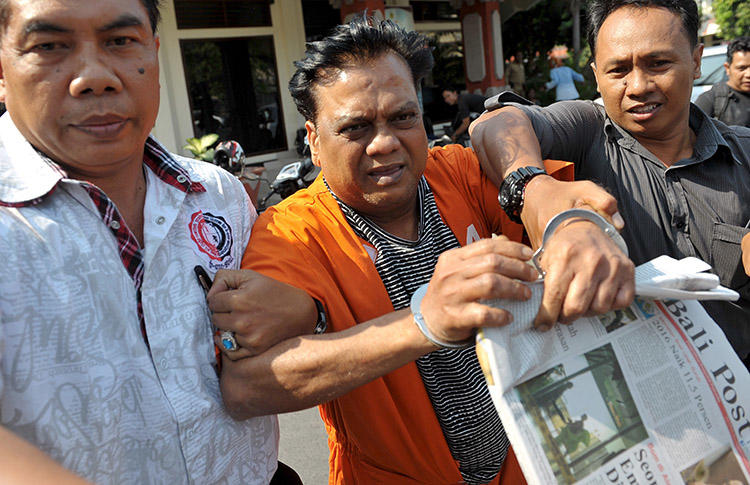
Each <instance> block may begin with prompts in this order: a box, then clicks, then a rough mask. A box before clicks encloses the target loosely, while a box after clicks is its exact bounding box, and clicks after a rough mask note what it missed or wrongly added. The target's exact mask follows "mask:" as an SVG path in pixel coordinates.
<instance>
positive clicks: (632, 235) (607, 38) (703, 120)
mask: <svg viewBox="0 0 750 485" xmlns="http://www.w3.org/2000/svg"><path fill="white" fill-rule="evenodd" d="M588 16H589V31H588V42H589V46H590V47H591V52H592V53H593V56H594V62H593V63H592V65H591V67H592V69H593V71H594V75H595V77H596V82H597V86H598V89H599V92H600V93H601V95H602V99H603V103H604V105H603V106H601V105H599V104H597V103H594V102H592V101H565V102H560V103H554V104H552V105H550V106H548V107H546V108H541V107H534V106H522V105H520V104H507V103H502V101H501V100H488V103H487V106H488V108H489V109H491V111H490V112H489V113H487V114H486V115H484V116H483V118H480V119H479V120H477V121H476V122H475V124H474V125H473V128H472V129H473V131H472V144H473V146H474V148H475V149H476V150H477V153H478V154H479V156H480V159H483V158H485V157H486V158H488V159H490V160H496V161H497V162H498V163H499V164H500V165H502V167H503V169H502V170H501V171H500V173H498V174H497V177H498V179H499V180H503V179H504V178H505V177H509V176H510V175H511V174H512V173H513V172H516V171H517V170H519V169H521V168H522V167H524V168H526V170H529V168H527V167H528V166H530V165H531V166H534V167H539V168H541V167H542V160H543V159H547V158H552V159H557V160H571V161H573V163H574V164H575V167H576V179H579V180H591V181H594V182H596V183H598V184H601V185H603V186H604V187H605V188H606V189H607V190H609V191H610V192H611V193H612V195H614V197H615V199H617V202H618V206H619V210H620V211H621V212H620V213H621V216H622V217H623V219H624V221H625V228H624V230H623V231H622V236H623V238H624V239H625V241H626V243H627V245H628V248H629V251H630V257H631V259H632V260H633V262H634V263H635V264H642V263H645V262H647V261H649V260H651V259H653V258H655V257H657V256H661V255H663V254H667V255H669V256H672V257H673V258H676V259H682V258H684V257H687V256H694V257H697V258H700V259H702V260H704V261H706V262H707V263H708V264H710V265H711V266H712V267H713V271H714V272H715V273H716V274H717V275H718V276H719V278H720V280H721V284H723V285H724V286H727V287H729V288H732V289H734V290H736V291H737V292H738V293H739V294H740V299H739V300H738V301H736V302H723V301H706V302H702V304H703V307H704V308H705V309H706V311H707V312H708V314H709V315H711V317H712V318H713V319H714V320H715V321H716V323H717V324H718V325H719V326H720V327H721V328H722V330H723V331H724V333H725V334H726V336H727V339H728V340H729V342H730V343H731V344H732V346H733V347H734V349H735V350H736V351H737V353H738V355H739V356H740V358H742V359H747V357H748V354H750V278H748V275H747V274H746V273H745V270H744V269H743V266H742V250H741V241H742V240H743V237H744V241H745V248H746V251H745V261H747V259H748V256H747V244H748V238H747V234H748V233H750V229H749V228H748V220H750V129H748V128H745V127H739V126H731V127H728V126H727V125H725V124H724V123H721V122H719V121H716V120H713V119H712V118H709V117H708V116H706V114H705V113H704V112H703V111H701V110H700V109H698V108H697V107H696V106H694V105H691V103H690V95H691V91H692V87H693V81H694V80H695V79H697V78H698V77H699V76H700V66H701V55H702V52H703V46H702V45H701V44H699V43H698V27H699V26H700V19H699V16H698V9H697V6H696V3H695V2H694V1H693V0H646V1H643V0H593V1H592V2H591V3H590V4H589V9H588ZM559 184H563V185H564V183H562V182H557V181H555V180H553V179H551V178H550V177H548V176H545V175H544V174H538V175H537V176H535V177H533V178H531V179H529V180H528V181H527V183H526V184H525V189H524V200H525V202H524V205H523V207H524V209H523V211H522V212H521V218H522V220H523V221H524V222H525V227H526V228H527V230H528V231H529V232H530V234H532V241H533V240H534V239H533V234H537V233H541V232H542V231H543V229H544V226H545V224H546V223H547V221H548V220H549V219H550V218H551V217H553V216H554V215H555V214H557V213H559V212H560V211H561V210H565V209H568V208H570V207H568V206H566V205H565V204H564V203H561V202H560V201H558V200H555V198H551V197H549V194H550V193H557V191H558V190H561V189H560V188H558V187H556V186H557V185H559ZM558 261H559V264H561V265H564V266H566V267H567V268H569V271H570V274H571V275H573V276H574V275H576V274H577V272H578V268H579V267H580V266H579V265H582V264H585V263H586V261H585V260H584V259H580V258H579V257H578V256H577V255H575V254H571V255H561V256H560V257H559V258H558ZM549 283H550V280H549V279H547V280H546V281H545V295H546V290H547V288H546V285H547V284H549ZM566 289H567V285H566V284H560V286H559V290H558V291H559V294H560V295H562V294H565V292H566ZM566 305H567V304H566ZM745 362H746V363H747V362H748V361H747V360H746V361H745Z"/></svg>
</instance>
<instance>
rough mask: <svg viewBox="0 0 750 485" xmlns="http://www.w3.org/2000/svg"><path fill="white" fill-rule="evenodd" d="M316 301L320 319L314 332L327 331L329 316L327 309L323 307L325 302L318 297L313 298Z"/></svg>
mask: <svg viewBox="0 0 750 485" xmlns="http://www.w3.org/2000/svg"><path fill="white" fill-rule="evenodd" d="M313 301H314V302H315V308H317V309H318V321H317V323H315V329H314V330H313V333H314V334H316V335H317V334H321V333H325V331H326V329H327V328H328V317H327V316H326V309H325V308H323V304H322V303H321V302H320V300H318V299H317V298H313Z"/></svg>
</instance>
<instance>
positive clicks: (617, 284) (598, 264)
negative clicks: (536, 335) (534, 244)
mask: <svg viewBox="0 0 750 485" xmlns="http://www.w3.org/2000/svg"><path fill="white" fill-rule="evenodd" d="M541 264H542V268H543V269H544V270H545V272H546V276H545V280H544V296H543V297H542V305H541V307H540V308H539V313H538V314H537V317H536V320H535V322H534V324H535V325H536V326H537V327H538V328H539V329H541V330H546V329H549V328H550V327H551V326H552V325H553V324H554V323H555V322H557V321H560V322H562V323H570V322H573V321H574V320H576V319H578V318H580V317H582V316H585V315H591V314H600V313H606V312H608V311H610V310H614V309H619V308H625V307H626V306H628V305H630V303H632V301H633V297H634V296H635V266H634V264H633V262H632V261H631V260H630V259H629V258H628V257H627V256H626V255H625V253H623V252H622V251H621V250H620V248H619V247H617V245H616V244H615V243H614V241H612V239H611V238H610V237H609V236H607V235H606V234H605V233H604V232H603V231H602V230H601V229H600V228H599V227H597V226H596V225H595V224H593V223H591V222H589V221H586V220H583V219H572V220H571V222H568V223H566V224H565V225H563V226H562V227H560V228H559V229H557V231H555V233H554V234H553V235H552V237H551V238H550V239H549V240H548V241H547V242H546V243H545V249H544V253H543V255H542V260H541Z"/></svg>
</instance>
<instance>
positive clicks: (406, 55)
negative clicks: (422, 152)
mask: <svg viewBox="0 0 750 485" xmlns="http://www.w3.org/2000/svg"><path fill="white" fill-rule="evenodd" d="M389 53H394V54H396V55H398V56H400V57H401V58H402V59H403V60H404V62H406V64H407V65H408V66H409V70H410V71H411V76H412V80H413V81H414V86H415V87H416V88H419V83H420V81H421V80H422V78H423V77H424V76H425V75H426V74H427V73H429V72H430V70H431V69H432V66H433V64H434V60H433V59H432V53H431V51H430V47H429V45H428V43H427V38H425V37H424V36H423V35H421V34H418V33H416V32H407V31H406V30H404V29H402V28H401V27H399V26H397V25H396V24H395V23H393V22H391V21H390V20H377V19H374V18H370V17H366V16H364V15H363V16H362V17H360V18H357V19H355V20H353V21H352V22H350V23H348V24H344V25H339V26H338V27H336V28H335V29H334V30H333V33H332V34H331V35H329V36H328V37H326V38H324V39H323V40H320V41H317V42H310V43H308V44H307V50H306V51H305V57H304V58H303V59H302V60H300V61H296V62H295V63H294V66H295V67H296V68H297V71H296V72H295V73H294V75H293V76H292V79H291V81H289V92H290V93H291V94H292V98H294V102H295V104H296V105H297V110H298V111H299V112H300V113H301V114H302V116H304V117H305V119H306V120H310V121H314V120H315V116H316V114H317V105H316V103H315V96H314V93H313V88H314V87H315V86H316V85H317V84H320V83H322V82H326V81H328V80H330V79H331V78H332V76H334V75H335V74H336V73H338V72H340V71H341V70H343V69H345V68H346V67H351V66H353V65H357V64H359V63H362V62H366V61H370V60H373V59H376V58H378V57H380V56H382V55H384V54H389Z"/></svg>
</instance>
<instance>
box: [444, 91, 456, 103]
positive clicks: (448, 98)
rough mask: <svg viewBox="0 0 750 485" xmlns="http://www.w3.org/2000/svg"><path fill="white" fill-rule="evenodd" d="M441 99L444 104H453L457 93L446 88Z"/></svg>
mask: <svg viewBox="0 0 750 485" xmlns="http://www.w3.org/2000/svg"><path fill="white" fill-rule="evenodd" d="M443 100H444V101H445V103H446V104H449V105H451V106H453V105H454V104H456V103H458V93H457V92H456V91H448V90H447V89H446V90H445V91H443Z"/></svg>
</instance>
